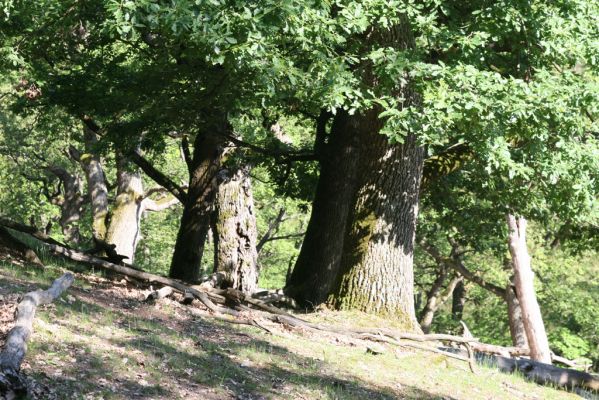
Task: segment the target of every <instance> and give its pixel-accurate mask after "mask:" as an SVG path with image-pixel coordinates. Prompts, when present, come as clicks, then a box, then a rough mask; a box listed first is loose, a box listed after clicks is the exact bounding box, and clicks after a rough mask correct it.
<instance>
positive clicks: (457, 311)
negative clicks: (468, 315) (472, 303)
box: [451, 280, 466, 321]
mask: <svg viewBox="0 0 599 400" xmlns="http://www.w3.org/2000/svg"><path fill="white" fill-rule="evenodd" d="M465 303H466V285H464V281H463V280H461V281H460V282H458V284H457V285H456V287H455V289H454V291H453V295H452V299H451V315H452V316H453V319H454V320H456V321H461V320H462V315H463V314H464V304H465Z"/></svg>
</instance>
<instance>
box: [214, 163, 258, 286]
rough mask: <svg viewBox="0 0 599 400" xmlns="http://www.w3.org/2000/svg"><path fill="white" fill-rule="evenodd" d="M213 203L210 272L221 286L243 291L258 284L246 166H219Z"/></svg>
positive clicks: (253, 225)
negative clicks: (221, 280) (212, 243)
mask: <svg viewBox="0 0 599 400" xmlns="http://www.w3.org/2000/svg"><path fill="white" fill-rule="evenodd" d="M217 181H218V192H217V195H216V202H215V210H214V212H215V224H214V228H215V229H214V231H215V232H214V243H215V245H214V247H215V255H214V261H215V265H214V271H215V272H218V273H221V274H222V275H223V277H224V282H223V283H224V286H225V287H232V288H234V289H238V290H241V291H243V292H246V293H253V292H255V291H256V289H257V287H258V253H257V251H256V242H257V232H256V215H255V213H254V197H253V195H252V184H251V181H250V176H249V168H247V167H245V168H243V167H242V168H238V169H227V168H223V169H221V171H220V172H219V174H218V179H217Z"/></svg>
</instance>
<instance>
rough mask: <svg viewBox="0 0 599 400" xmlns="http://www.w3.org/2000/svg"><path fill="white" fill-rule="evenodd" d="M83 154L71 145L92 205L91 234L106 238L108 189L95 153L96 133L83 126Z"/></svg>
mask: <svg viewBox="0 0 599 400" xmlns="http://www.w3.org/2000/svg"><path fill="white" fill-rule="evenodd" d="M83 138H84V141H85V154H79V152H78V151H77V150H76V149H74V148H73V147H71V149H70V150H71V155H73V157H74V158H75V159H77V161H79V162H80V164H81V167H82V168H83V171H84V172H85V177H86V179H87V192H88V196H89V199H90V203H91V206H92V235H93V236H94V238H95V239H98V240H104V239H105V238H106V230H107V225H106V219H107V217H108V189H107V188H106V177H105V175H104V169H103V168H102V163H101V161H100V156H99V155H98V154H97V152H96V149H94V147H95V146H96V143H97V142H98V138H97V137H96V134H95V133H94V132H93V131H92V130H91V129H90V128H88V127H85V128H84V134H83Z"/></svg>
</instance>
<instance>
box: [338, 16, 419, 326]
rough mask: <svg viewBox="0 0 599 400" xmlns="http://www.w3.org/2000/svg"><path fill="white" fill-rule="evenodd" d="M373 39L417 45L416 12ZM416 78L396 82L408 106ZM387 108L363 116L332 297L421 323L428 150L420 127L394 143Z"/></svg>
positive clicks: (372, 82) (367, 78)
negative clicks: (418, 284) (418, 248)
mask: <svg viewBox="0 0 599 400" xmlns="http://www.w3.org/2000/svg"><path fill="white" fill-rule="evenodd" d="M371 44H374V46H376V47H379V46H392V47H394V48H396V49H399V50H407V49H411V48H413V47H414V37H413V35H412V32H411V27H410V24H409V21H408V18H407V17H404V18H402V21H401V23H398V24H397V25H396V26H394V27H393V28H390V29H384V28H378V29H376V30H375V31H373V32H371V33H370V34H369V35H368V36H367V39H366V45H367V46H368V47H370V45H371ZM409 79H410V78H409V76H407V75H406V76H405V83H402V84H401V85H400V86H398V87H397V88H396V89H394V93H393V94H394V95H395V96H396V97H397V98H398V99H401V107H407V106H416V105H418V103H419V98H418V95H417V94H416V93H415V92H414V91H413V90H412V87H411V84H410V83H409ZM363 80H364V83H365V84H366V85H367V86H370V87H372V88H374V89H376V87H377V85H378V80H377V78H376V77H375V76H374V75H373V74H372V71H371V69H370V66H369V65H365V68H364V76H363ZM385 90H386V89H385ZM380 111H381V110H379V109H377V108H376V107H375V108H373V109H370V110H367V111H363V112H361V113H359V114H358V115H357V118H358V119H359V120H360V121H359V129H358V140H359V149H360V151H359V155H358V167H357V171H358V174H357V180H356V182H357V186H356V188H357V190H356V194H355V197H354V200H353V206H352V210H353V211H352V213H351V214H350V216H349V218H348V222H347V225H346V234H345V240H344V247H343V255H342V260H341V264H340V272H341V273H340V276H339V279H338V280H337V283H336V285H335V289H334V291H333V294H332V296H331V304H332V305H333V306H334V307H335V308H337V309H358V310H362V311H365V312H368V313H377V314H384V315H388V316H390V317H392V318H396V319H399V320H403V322H404V323H405V325H406V327H408V328H411V329H415V330H419V329H420V328H419V326H418V322H417V320H416V315H415V310H414V295H413V291H414V277H413V253H414V239H415V233H416V219H417V215H418V200H419V192H420V183H421V178H422V168H423V163H424V151H423V148H422V147H421V146H420V145H419V144H418V143H417V140H416V135H415V134H414V133H406V134H405V137H403V138H402V139H403V143H391V142H390V141H389V140H388V138H387V137H386V136H384V135H381V134H380V130H381V128H382V121H381V119H380V118H379V112H380Z"/></svg>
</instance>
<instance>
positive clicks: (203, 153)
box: [169, 118, 230, 282]
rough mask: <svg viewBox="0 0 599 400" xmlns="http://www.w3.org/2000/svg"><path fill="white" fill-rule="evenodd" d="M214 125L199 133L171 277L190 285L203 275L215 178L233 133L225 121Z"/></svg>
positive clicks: (214, 192) (172, 262)
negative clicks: (203, 259) (229, 133)
mask: <svg viewBox="0 0 599 400" xmlns="http://www.w3.org/2000/svg"><path fill="white" fill-rule="evenodd" d="M211 125H212V126H206V127H205V129H203V130H202V132H200V133H198V134H197V136H196V138H195V141H194V149H193V157H192V160H191V163H190V165H189V170H190V177H189V189H188V193H187V198H186V202H185V204H184V208H183V215H182V217H181V224H180V226H179V233H178V234H177V241H176V243H175V251H174V253H173V259H172V261H171V268H170V272H169V276H170V277H171V278H178V279H181V280H184V281H187V282H196V281H197V280H198V278H199V275H200V266H201V262H202V255H203V253H204V244H205V242H206V235H207V234H208V230H209V229H210V217H211V213H212V211H213V202H214V196H215V194H216V175H217V173H218V171H219V169H220V165H221V158H222V153H223V147H224V144H225V141H226V139H225V135H226V134H227V133H228V132H229V130H230V128H229V125H228V122H227V121H226V118H224V119H223V120H221V121H218V122H217V123H215V124H211Z"/></svg>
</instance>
